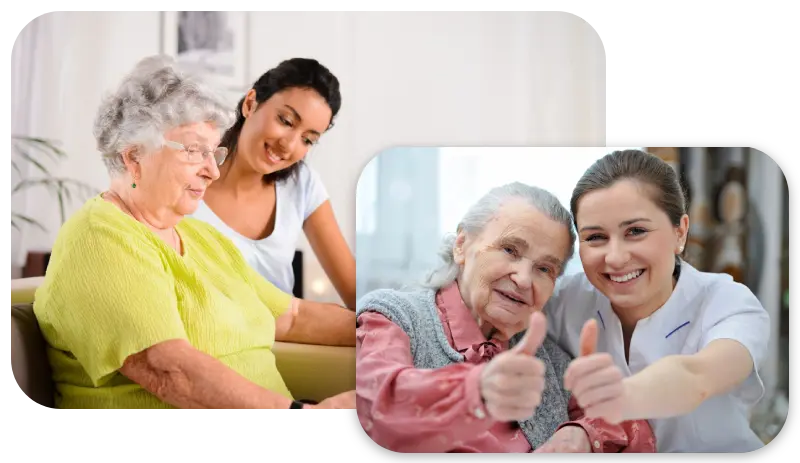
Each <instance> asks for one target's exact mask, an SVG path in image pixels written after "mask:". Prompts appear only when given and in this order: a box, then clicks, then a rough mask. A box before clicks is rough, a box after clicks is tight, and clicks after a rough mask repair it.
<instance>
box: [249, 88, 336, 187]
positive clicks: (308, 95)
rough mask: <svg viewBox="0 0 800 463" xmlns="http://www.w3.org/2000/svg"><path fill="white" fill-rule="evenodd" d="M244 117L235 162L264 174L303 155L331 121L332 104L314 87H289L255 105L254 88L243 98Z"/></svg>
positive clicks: (295, 160) (274, 170)
mask: <svg viewBox="0 0 800 463" xmlns="http://www.w3.org/2000/svg"><path fill="white" fill-rule="evenodd" d="M242 113H243V114H244V115H245V117H246V118H247V119H246V121H245V124H244V127H243V128H242V133H241V135H240V137H239V141H238V148H237V154H236V162H247V163H248V164H249V165H250V167H251V168H252V169H253V170H255V171H256V172H258V173H260V174H263V175H267V174H271V173H273V172H277V171H279V170H283V169H286V168H288V167H291V166H292V165H293V164H295V163H296V162H298V161H300V160H302V159H303V158H305V156H306V154H308V151H309V149H311V147H312V146H313V145H314V144H316V143H317V141H319V138H320V136H322V134H323V133H324V132H325V130H327V128H328V126H329V125H330V122H331V115H332V112H331V108H330V107H329V106H328V103H327V102H326V101H325V99H324V98H323V97H322V96H321V95H320V94H319V93H317V92H316V91H315V90H311V89H306V88H289V89H286V90H283V91H281V92H278V93H276V94H274V95H273V96H272V97H271V98H270V99H268V100H267V101H264V102H262V103H260V104H258V105H256V101H255V92H254V91H252V90H251V91H250V92H249V93H248V94H247V97H246V98H245V102H244V104H243V108H242Z"/></svg>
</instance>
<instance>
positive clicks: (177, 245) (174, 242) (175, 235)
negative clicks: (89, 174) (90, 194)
mask: <svg viewBox="0 0 800 463" xmlns="http://www.w3.org/2000/svg"><path fill="white" fill-rule="evenodd" d="M107 194H111V195H114V198H115V202H117V203H119V205H120V206H121V207H122V208H123V209H124V210H123V212H124V213H126V214H128V215H129V216H131V217H132V218H133V220H136V221H137V222H139V220H137V219H136V216H134V215H133V211H131V209H130V208H129V207H128V205H127V204H125V201H123V200H122V197H121V196H120V195H118V194H117V193H116V192H114V191H107V192H105V193H104V194H103V197H104V198H105V196H106V195H107ZM171 231H172V233H170V238H172V243H167V244H169V245H170V246H172V248H173V249H175V250H176V251H178V253H179V254H180V253H181V240H180V237H179V236H178V232H177V231H176V230H175V227H172V229H171Z"/></svg>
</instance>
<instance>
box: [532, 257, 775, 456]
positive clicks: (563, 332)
mask: <svg viewBox="0 0 800 463" xmlns="http://www.w3.org/2000/svg"><path fill="white" fill-rule="evenodd" d="M545 312H546V314H547V320H548V323H547V325H548V326H547V328H548V332H549V334H550V335H551V336H552V337H553V338H554V339H555V340H556V341H557V342H558V343H559V344H560V345H561V346H562V347H563V348H564V349H565V350H567V351H568V352H570V353H571V354H572V355H573V356H577V355H578V354H579V353H580V332H581V328H582V327H583V324H584V323H585V322H586V321H587V320H589V319H590V318H595V319H596V320H597V325H598V328H599V330H598V341H597V349H598V351H603V352H609V353H611V355H612V356H613V357H614V361H615V362H616V364H617V365H618V366H619V368H621V369H622V371H623V373H624V374H626V375H632V374H635V373H637V372H639V371H641V370H642V369H643V368H645V367H646V366H648V365H650V364H651V363H653V362H655V361H656V360H658V359H660V358H662V357H664V356H667V355H674V354H687V355H688V354H694V353H696V352H698V351H700V350H701V349H702V348H703V347H705V346H706V345H708V343H709V342H711V341H713V340H715V339H723V338H728V339H735V340H736V341H739V342H740V343H742V344H743V345H744V346H745V347H746V348H747V350H749V351H750V355H751V356H752V357H753V361H754V363H755V368H754V370H753V372H752V373H751V374H750V376H749V377H748V378H747V379H746V380H745V381H744V382H743V383H742V384H740V385H739V386H738V387H737V388H736V389H734V390H733V391H732V392H730V393H728V394H725V395H720V396H717V397H712V398H710V399H708V400H706V401H705V402H704V403H703V404H702V405H700V406H699V407H698V408H697V409H695V410H694V411H693V412H691V413H689V414H686V415H682V416H679V417H673V418H666V419H653V420H649V422H650V425H651V427H652V428H653V432H654V433H655V436H656V448H657V450H658V451H659V452H703V453H705V452H709V453H712V452H713V453H719V452H748V451H751V450H755V449H757V448H760V447H763V445H764V444H763V443H762V441H761V440H760V439H759V438H758V437H757V436H756V434H755V433H754V432H753V431H752V430H751V428H750V425H749V419H748V415H749V411H750V408H751V407H752V406H753V405H754V404H755V403H756V402H758V401H759V400H760V399H761V397H762V395H763V394H764V384H763V382H762V381H761V377H760V376H759V374H758V370H757V369H758V367H759V366H760V365H761V363H762V361H763V360H764V358H765V356H766V355H767V343H768V342H769V334H770V333H769V331H770V322H769V315H768V314H767V312H766V310H764V308H763V307H762V306H761V304H760V303H759V301H758V299H756V297H755V296H754V295H753V293H752V292H751V291H750V290H749V289H748V288H747V287H746V286H744V285H742V284H739V283H736V282H735V281H733V278H731V277H730V275H727V274H715V273H705V272H700V271H698V270H697V269H695V268H693V267H692V266H691V265H689V264H688V263H686V262H682V263H681V273H680V277H679V279H678V283H677V285H676V286H675V289H674V291H673V292H672V295H671V296H670V298H669V300H668V301H667V302H666V304H664V306H663V307H661V308H660V309H659V310H657V311H656V312H655V313H653V314H652V315H651V316H650V317H648V318H645V319H643V320H641V321H639V322H638V323H637V325H636V329H635V330H634V332H633V335H632V337H631V344H630V363H626V361H625V347H624V344H623V338H622V325H621V324H620V321H619V318H617V316H616V314H615V313H614V311H613V310H612V309H611V304H610V302H609V300H608V298H606V297H605V296H604V295H603V294H602V293H601V292H600V291H598V290H597V289H596V288H595V287H594V286H592V284H591V283H590V282H589V280H588V279H587V278H586V275H585V274H584V273H578V274H574V275H566V276H564V277H562V278H561V279H560V280H559V282H558V284H557V285H556V290H555V292H554V293H553V296H552V298H551V299H550V300H549V301H548V303H547V306H546V307H545Z"/></svg>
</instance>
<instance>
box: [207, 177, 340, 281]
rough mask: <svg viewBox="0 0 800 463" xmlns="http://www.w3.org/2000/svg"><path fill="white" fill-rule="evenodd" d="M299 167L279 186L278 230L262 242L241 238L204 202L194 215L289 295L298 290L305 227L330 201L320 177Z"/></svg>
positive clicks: (277, 188) (277, 186)
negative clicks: (296, 264)
mask: <svg viewBox="0 0 800 463" xmlns="http://www.w3.org/2000/svg"><path fill="white" fill-rule="evenodd" d="M299 166H300V168H299V169H298V175H297V176H291V177H289V178H288V179H286V180H285V181H282V182H278V183H276V184H275V198H276V204H275V229H274V230H273V232H272V234H271V235H269V236H268V237H266V238H264V239H262V240H252V239H250V238H247V237H244V236H242V235H240V234H239V233H238V232H236V231H235V230H233V229H232V228H231V227H229V226H228V225H226V224H225V222H223V221H222V219H220V218H219V217H217V215H216V214H215V213H214V211H212V210H211V208H209V207H208V206H207V205H206V203H205V202H204V201H201V202H200V206H199V207H198V208H197V210H196V211H195V212H194V214H192V217H194V218H196V219H200V220H202V221H204V222H207V223H209V224H211V225H212V226H214V227H215V228H216V229H217V230H219V231H220V232H222V234H224V235H225V236H227V237H228V238H229V239H230V240H231V241H233V243H234V244H235V245H236V247H238V248H239V250H240V251H241V252H242V255H243V256H244V258H245V260H246V261H247V262H248V263H249V264H250V265H251V266H252V267H253V268H254V269H256V271H258V273H260V274H261V275H262V276H263V277H264V278H266V279H267V280H268V281H270V282H271V283H272V284H274V285H275V286H277V287H278V289H280V290H281V291H283V292H285V293H289V294H292V289H293V288H294V271H293V269H292V260H293V259H294V253H295V250H296V249H297V242H298V239H299V238H300V234H301V233H302V231H303V223H304V222H305V221H306V219H307V218H308V216H310V215H311V214H312V213H313V212H314V211H315V210H316V209H317V208H318V207H319V206H320V205H321V204H322V203H323V202H325V200H327V199H328V192H327V191H326V190H325V186H324V185H323V184H322V181H321V180H320V179H319V176H318V175H317V173H316V172H314V171H313V170H312V169H311V168H310V167H309V166H308V165H306V164H305V163H303V162H301V163H300V164H299Z"/></svg>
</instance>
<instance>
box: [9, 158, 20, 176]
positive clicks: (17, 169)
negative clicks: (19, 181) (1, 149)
mask: <svg viewBox="0 0 800 463" xmlns="http://www.w3.org/2000/svg"><path fill="white" fill-rule="evenodd" d="M11 167H13V168H14V170H16V171H17V174H18V175H19V176H20V177H22V171H21V170H20V168H19V165H17V162H16V161H14V160H13V159H12V160H11Z"/></svg>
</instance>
